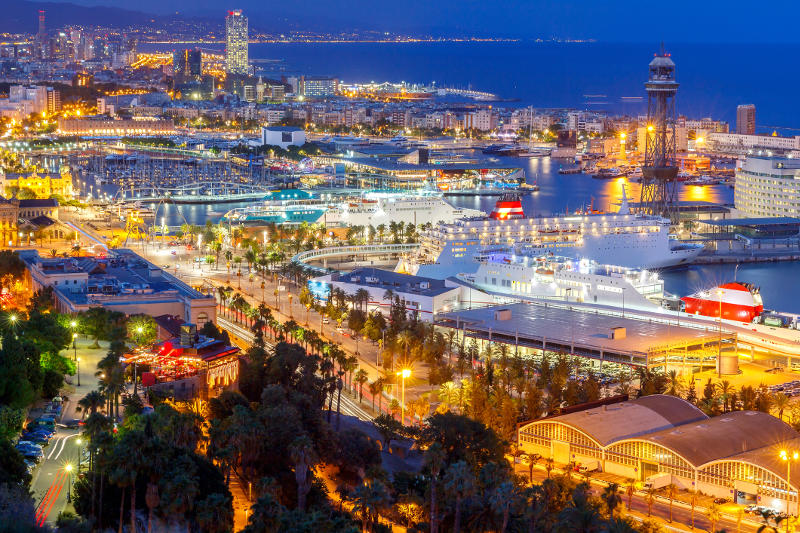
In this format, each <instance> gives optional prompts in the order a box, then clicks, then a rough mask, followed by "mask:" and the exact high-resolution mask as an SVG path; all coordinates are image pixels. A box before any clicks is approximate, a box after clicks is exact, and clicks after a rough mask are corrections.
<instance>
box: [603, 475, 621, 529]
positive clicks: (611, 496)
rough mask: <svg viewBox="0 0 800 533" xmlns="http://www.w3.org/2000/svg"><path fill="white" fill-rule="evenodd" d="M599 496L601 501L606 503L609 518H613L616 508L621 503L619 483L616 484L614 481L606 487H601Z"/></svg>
mask: <svg viewBox="0 0 800 533" xmlns="http://www.w3.org/2000/svg"><path fill="white" fill-rule="evenodd" d="M601 498H602V500H603V503H605V505H606V509H607V510H608V518H609V520H610V519H613V518H614V514H615V513H616V510H617V508H618V507H619V506H620V504H621V503H622V496H620V494H619V485H617V484H616V483H610V484H609V485H608V486H607V487H605V488H604V489H603V493H602V494H601Z"/></svg>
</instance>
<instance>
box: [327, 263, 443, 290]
mask: <svg viewBox="0 0 800 533" xmlns="http://www.w3.org/2000/svg"><path fill="white" fill-rule="evenodd" d="M331 281H339V282H341V283H352V284H355V285H363V286H365V287H380V288H382V289H386V290H392V291H394V292H405V293H415V294H420V295H424V296H438V295H440V294H444V293H446V292H449V291H451V290H453V289H454V287H453V286H448V285H447V284H446V283H445V281H444V280H441V279H433V278H425V277H422V276H411V275H409V274H401V273H399V272H392V271H390V270H381V269H379V268H357V269H355V270H353V271H352V272H350V273H348V274H340V275H338V277H337V276H336V274H334V276H333V277H332V278H331Z"/></svg>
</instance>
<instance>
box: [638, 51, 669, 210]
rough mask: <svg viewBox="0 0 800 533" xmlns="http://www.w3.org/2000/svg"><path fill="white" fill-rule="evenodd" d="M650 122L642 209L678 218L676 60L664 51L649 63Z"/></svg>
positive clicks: (648, 111)
mask: <svg viewBox="0 0 800 533" xmlns="http://www.w3.org/2000/svg"><path fill="white" fill-rule="evenodd" d="M645 89H646V90H647V125H646V127H645V149H644V166H643V167H642V194H641V198H640V203H639V209H640V211H641V212H642V213H644V214H646V215H655V216H662V217H664V218H669V219H670V220H672V221H673V222H675V221H676V216H677V213H676V212H675V184H676V181H677V177H678V167H677V166H676V157H675V94H676V93H677V92H678V83H677V82H676V81H675V63H674V62H673V61H672V59H671V58H670V55H669V54H667V53H665V52H664V45H663V44H662V45H661V53H659V54H656V56H655V57H654V58H653V60H652V61H651V62H650V75H649V77H648V80H647V83H645Z"/></svg>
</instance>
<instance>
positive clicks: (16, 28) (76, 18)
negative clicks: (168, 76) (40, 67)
mask: <svg viewBox="0 0 800 533" xmlns="http://www.w3.org/2000/svg"><path fill="white" fill-rule="evenodd" d="M40 9H44V10H45V12H46V15H45V17H46V24H47V28H48V29H52V28H61V27H63V26H66V25H70V24H80V25H86V26H107V27H111V28H124V27H127V26H130V25H138V24H151V25H160V24H165V23H168V22H169V20H170V19H175V18H180V19H182V20H185V19H186V18H187V17H175V16H174V15H172V16H163V15H162V16H159V15H152V14H149V13H141V12H139V11H131V10H128V9H121V8H118V7H105V6H81V5H77V4H69V3H59V2H30V1H28V0H15V1H12V2H5V5H4V6H3V16H2V17H0V32H11V33H18V32H20V31H22V32H28V33H35V32H36V31H37V29H38V28H39V19H38V16H39V10H40Z"/></svg>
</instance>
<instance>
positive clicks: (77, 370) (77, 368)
mask: <svg viewBox="0 0 800 533" xmlns="http://www.w3.org/2000/svg"><path fill="white" fill-rule="evenodd" d="M75 373H76V374H78V387H80V386H81V358H80V357H77V356H76V357H75Z"/></svg>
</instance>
